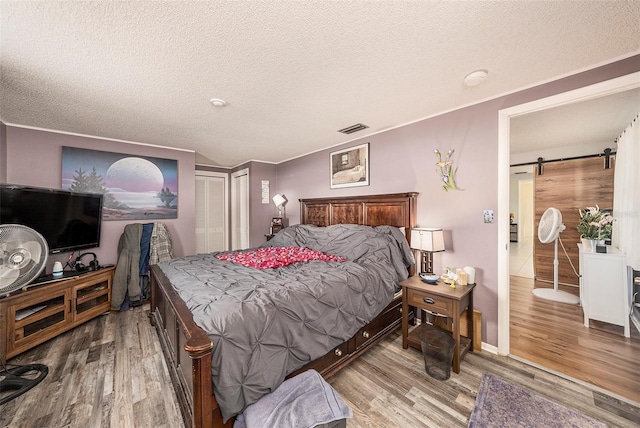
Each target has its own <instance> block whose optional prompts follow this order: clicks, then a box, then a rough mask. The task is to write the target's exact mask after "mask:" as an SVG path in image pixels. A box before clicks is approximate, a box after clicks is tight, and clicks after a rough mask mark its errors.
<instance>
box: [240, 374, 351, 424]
mask: <svg viewBox="0 0 640 428" xmlns="http://www.w3.org/2000/svg"><path fill="white" fill-rule="evenodd" d="M351 417H353V412H352V411H351V409H350V408H349V406H347V404H346V403H345V402H344V401H343V400H342V398H340V396H339V395H338V393H337V392H336V391H335V390H334V389H333V388H332V387H331V385H329V384H328V383H327V382H325V380H324V379H322V376H320V374H319V373H318V372H317V371H315V370H307V371H306V372H304V373H300V374H299V375H297V376H294V377H292V378H291V379H287V380H285V381H284V382H282V384H280V386H279V387H278V388H276V389H275V391H273V392H272V393H270V394H267V395H265V396H264V397H262V398H261V399H260V400H258V401H256V402H255V403H253V404H252V405H250V406H248V407H247V408H246V409H245V411H244V413H242V414H240V415H238V417H237V418H236V422H235V424H234V425H233V428H263V427H278V428H312V427H315V426H316V425H321V424H326V423H329V422H333V421H336V420H339V419H344V418H351Z"/></svg>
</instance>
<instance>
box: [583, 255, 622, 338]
mask: <svg viewBox="0 0 640 428" xmlns="http://www.w3.org/2000/svg"><path fill="white" fill-rule="evenodd" d="M578 248H579V249H580V276H581V277H580V303H581V305H582V310H583V311H584V326H585V327H589V320H590V319H592V320H597V321H603V322H607V323H611V324H615V325H619V326H623V327H624V335H625V337H629V335H630V331H629V285H628V281H627V267H626V263H625V257H624V254H623V253H622V252H621V251H620V250H618V249H616V248H614V247H611V246H610V245H607V252H606V253H596V252H591V251H590V250H585V249H584V248H583V246H582V245H581V244H578Z"/></svg>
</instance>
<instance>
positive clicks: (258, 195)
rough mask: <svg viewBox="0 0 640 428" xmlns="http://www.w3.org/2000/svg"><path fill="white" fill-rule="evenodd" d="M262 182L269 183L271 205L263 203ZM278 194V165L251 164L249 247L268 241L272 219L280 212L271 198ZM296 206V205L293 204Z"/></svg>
mask: <svg viewBox="0 0 640 428" xmlns="http://www.w3.org/2000/svg"><path fill="white" fill-rule="evenodd" d="M262 180H268V181H269V203H268V204H263V203H262ZM276 193H278V192H276V165H274V164H269V163H262V162H250V164H249V195H250V196H249V197H250V203H249V222H250V225H251V232H250V234H249V246H251V247H257V246H258V245H260V244H262V243H264V242H265V241H266V238H265V236H264V235H265V234H266V233H269V226H270V225H271V219H272V218H273V217H275V216H277V215H278V210H277V209H276V206H275V205H274V204H273V201H272V200H271V198H273V197H274V195H275V194H276ZM293 205H295V204H293Z"/></svg>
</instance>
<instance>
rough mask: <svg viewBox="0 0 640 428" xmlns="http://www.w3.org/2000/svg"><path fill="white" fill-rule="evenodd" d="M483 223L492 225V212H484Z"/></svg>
mask: <svg viewBox="0 0 640 428" xmlns="http://www.w3.org/2000/svg"><path fill="white" fill-rule="evenodd" d="M483 217H484V222H485V223H493V210H484V216H483Z"/></svg>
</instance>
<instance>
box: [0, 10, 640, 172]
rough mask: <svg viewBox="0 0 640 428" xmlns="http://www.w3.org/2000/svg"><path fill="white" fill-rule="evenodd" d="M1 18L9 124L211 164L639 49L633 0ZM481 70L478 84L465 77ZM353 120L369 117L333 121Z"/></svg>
mask: <svg viewBox="0 0 640 428" xmlns="http://www.w3.org/2000/svg"><path fill="white" fill-rule="evenodd" d="M0 13H1V20H0V36H1V40H0V48H1V52H0V53H1V64H0V72H1V79H0V88H1V91H2V96H1V98H0V120H2V121H3V122H4V123H7V124H13V125H21V126H29V127H36V128H44V129H51V130H59V131H64V132H70V133H78V134H85V135H94V136H101V137H107V138H113V139H119V140H127V141H136V142H142V143H149V144H156V145H163V146H170V147H177V148H184V149H191V150H194V151H196V153H197V155H196V160H197V161H198V162H199V163H207V164H211V165H219V166H235V165H238V164H240V163H242V162H245V161H247V160H251V159H254V160H261V161H267V162H280V161H283V160H286V159H290V158H293V157H296V156H300V155H304V154H306V153H309V152H312V151H316V150H319V149H323V148H327V147H331V146H334V145H336V144H339V143H342V142H346V141H349V140H351V139H354V138H359V137H362V136H366V135H367V134H369V133H374V132H379V131H381V130H384V129H389V128H392V127H395V126H398V125H402V124H405V123H409V122H412V121H415V120H418V119H420V118H424V117H429V116H432V115H435V114H437V113H441V112H444V111H448V110H451V109H455V108H457V107H460V106H463V105H468V104H472V103H476V102H478V101H480V100H485V99H489V98H493V97H495V96H497V95H500V94H505V93H508V92H513V91H515V90H518V89H522V88H524V87H530V86H532V85H534V84H538V83H541V82H544V81H548V80H551V79H554V78H557V77H558V76H563V75H567V74H569V73H573V72H575V71H578V70H583V69H585V68H590V67H593V66H595V65H598V64H603V63H607V62H610V61H612V60H613V59H618V58H622V57H628V56H630V55H631V54H634V53H638V52H640V31H638V30H639V26H640V25H639V23H640V2H638V1H588V2H584V1H510V2H489V1H475V2H468V1H465V2H461V1H439V0H436V1H377V2H373V1H348V2H347V1H333V2H329V1H295V2H294V1H280V2H273V1H263V2H232V1H211V2H200V1H198V2H196V1H183V2H152V1H135V2H134V1H124V2H112V1H93V2H73V1H66V2H57V1H56V2H54V1H38V2H36V1H8V0H3V1H2V2H0ZM477 69H488V70H489V77H488V79H487V81H486V82H484V83H483V84H482V85H480V86H476V87H465V86H464V85H463V84H462V80H463V78H464V76H465V75H466V74H467V73H469V72H471V71H474V70H477ZM211 98H222V99H224V100H226V101H227V102H228V106H227V107H224V108H216V107H213V106H212V105H211V104H210V103H209V100H210V99H211ZM358 122H362V123H364V124H367V125H369V126H370V128H369V129H367V130H365V131H360V132H358V133H356V134H351V135H350V136H345V135H343V134H340V133H338V132H337V130H338V129H341V128H344V127H347V126H350V125H352V124H355V123H358ZM523 127H525V128H526V129H527V132H530V130H531V128H530V126H525V125H523ZM535 128H540V127H539V126H538V127H535ZM623 128H624V127H623ZM617 132H618V134H619V130H618V131H617ZM607 138H609V137H607ZM545 140H548V139H545Z"/></svg>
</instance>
